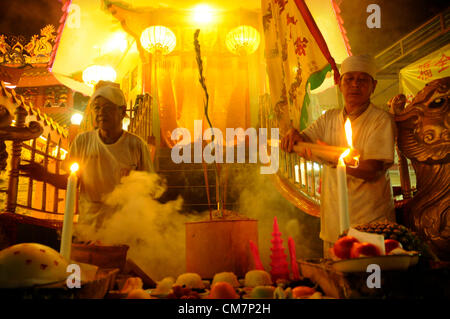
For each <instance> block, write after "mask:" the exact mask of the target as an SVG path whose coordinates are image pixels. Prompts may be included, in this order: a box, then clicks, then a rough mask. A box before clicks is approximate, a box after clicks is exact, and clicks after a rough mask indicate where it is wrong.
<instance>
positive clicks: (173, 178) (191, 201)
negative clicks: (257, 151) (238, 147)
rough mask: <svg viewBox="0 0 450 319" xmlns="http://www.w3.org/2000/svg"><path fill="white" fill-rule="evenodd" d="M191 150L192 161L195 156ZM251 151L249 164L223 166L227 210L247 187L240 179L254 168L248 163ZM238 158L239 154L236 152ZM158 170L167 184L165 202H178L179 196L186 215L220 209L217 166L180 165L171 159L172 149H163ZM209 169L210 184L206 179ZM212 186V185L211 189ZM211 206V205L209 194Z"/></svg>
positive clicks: (222, 190) (158, 157)
mask: <svg viewBox="0 0 450 319" xmlns="http://www.w3.org/2000/svg"><path fill="white" fill-rule="evenodd" d="M193 149H194V148H193V146H192V147H191V153H192V154H191V159H193V158H194V156H193ZM247 152H248V150H247V151H246V161H245V163H236V162H235V163H229V164H227V163H224V164H219V166H220V170H221V176H222V180H223V184H224V186H223V187H222V188H221V189H220V191H221V192H223V196H224V203H225V204H224V209H229V210H233V209H234V208H235V207H236V204H237V201H238V200H239V195H240V189H241V188H242V187H243V186H244V184H243V183H242V181H240V180H239V175H240V174H241V173H242V172H244V171H245V170H246V169H248V168H249V167H250V165H252V166H253V167H254V166H255V165H257V164H253V163H248V154H247ZM235 157H236V152H235ZM155 169H156V172H157V173H158V175H160V176H161V177H162V178H164V179H165V180H166V182H167V191H166V192H165V193H164V194H163V196H162V197H161V198H160V199H159V200H160V201H161V202H163V203H165V202H167V201H170V200H175V199H176V198H177V197H178V196H181V197H182V198H183V211H184V212H203V211H206V210H209V208H211V209H212V210H215V209H217V196H216V184H217V180H216V179H217V178H216V165H215V164H214V163H213V164H206V163H205V164H202V163H180V164H176V163H174V162H173V161H172V158H171V149H170V148H160V149H158V151H157V154H156V158H155ZM205 169H206V175H207V181H208V183H206V179H205ZM207 185H208V186H207ZM208 190H209V198H210V204H209V203H208V194H207V191H208Z"/></svg>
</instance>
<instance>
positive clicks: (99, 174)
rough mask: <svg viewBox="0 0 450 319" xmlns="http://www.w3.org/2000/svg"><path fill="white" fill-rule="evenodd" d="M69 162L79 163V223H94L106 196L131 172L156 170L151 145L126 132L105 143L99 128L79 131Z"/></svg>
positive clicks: (72, 146) (71, 149)
mask: <svg viewBox="0 0 450 319" xmlns="http://www.w3.org/2000/svg"><path fill="white" fill-rule="evenodd" d="M68 161H69V162H75V161H76V162H77V163H78V164H79V166H80V194H79V212H80V215H79V219H78V223H91V222H94V220H96V219H97V217H98V215H99V214H102V212H101V210H102V209H105V207H103V203H102V200H103V197H104V195H106V194H108V193H110V192H111V191H112V190H113V189H114V188H115V186H116V185H118V184H119V183H120V179H121V178H122V177H124V176H127V175H128V174H129V173H130V171H132V170H137V171H148V172H154V169H153V164H152V161H151V157H150V152H149V149H148V146H147V145H146V144H145V142H144V141H143V140H142V139H141V138H140V137H138V136H136V135H134V134H132V133H129V132H127V131H123V133H122V136H121V137H120V138H119V139H118V140H117V142H115V143H114V144H105V143H103V141H102V140H101V139H100V136H99V132H98V130H94V131H88V132H84V133H82V134H79V135H78V136H77V137H76V138H75V140H74V141H73V143H72V145H71V148H70V152H69V156H68ZM103 213H106V212H103Z"/></svg>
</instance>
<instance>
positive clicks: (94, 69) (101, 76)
mask: <svg viewBox="0 0 450 319" xmlns="http://www.w3.org/2000/svg"><path fill="white" fill-rule="evenodd" d="M100 80H103V81H111V82H114V81H115V80H116V71H114V69H113V68H112V67H110V66H102V65H91V66H90V67H88V68H86V69H85V70H84V71H83V81H84V83H86V84H87V85H89V86H90V87H94V86H95V85H96V84H97V83H98V81H100Z"/></svg>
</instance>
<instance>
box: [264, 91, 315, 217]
mask: <svg viewBox="0 0 450 319" xmlns="http://www.w3.org/2000/svg"><path fill="white" fill-rule="evenodd" d="M259 107H260V108H259V114H260V127H262V128H264V127H265V128H267V132H268V134H270V132H271V129H272V128H278V127H279V125H278V123H277V122H276V116H275V112H274V109H273V107H272V105H271V101H270V96H269V95H268V94H265V95H262V96H260V99H259ZM270 138H271V137H270V136H268V139H270ZM279 154H280V158H279V170H278V173H277V174H276V176H274V181H275V184H276V186H277V187H278V189H279V190H280V192H281V193H282V195H283V196H284V197H285V198H286V199H288V200H289V201H290V202H291V203H293V204H294V205H295V206H297V207H298V208H299V209H301V210H302V211H304V212H305V213H307V214H310V215H313V216H319V210H320V192H321V181H322V165H321V164H319V163H316V162H313V161H309V160H306V159H304V158H302V157H301V156H299V155H297V154H295V153H286V152H284V151H282V150H281V149H280V152H279Z"/></svg>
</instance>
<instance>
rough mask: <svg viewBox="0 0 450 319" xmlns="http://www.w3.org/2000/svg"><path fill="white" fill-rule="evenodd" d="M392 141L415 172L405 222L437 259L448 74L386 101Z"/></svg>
mask: <svg viewBox="0 0 450 319" xmlns="http://www.w3.org/2000/svg"><path fill="white" fill-rule="evenodd" d="M389 104H390V107H391V111H393V113H394V115H395V122H396V124H397V129H398V137H397V145H398V148H399V150H400V152H401V153H402V154H404V155H405V156H406V157H407V158H408V159H410V160H411V163H412V165H413V167H414V170H415V172H416V179H417V192H416V194H415V195H414V196H413V198H412V199H411V200H410V201H409V202H408V204H407V206H406V209H407V211H408V214H409V221H408V223H409V225H408V226H409V227H410V228H412V229H413V230H414V231H417V232H418V233H419V235H421V236H422V238H424V239H425V240H426V241H427V242H428V243H429V244H430V246H431V248H432V249H433V251H434V252H435V253H436V254H437V255H438V257H439V258H441V259H443V260H450V215H449V213H450V212H449V206H450V205H449V204H450V189H449V185H450V113H449V109H450V77H445V78H441V79H437V80H434V81H431V82H429V83H428V84H427V85H426V86H425V87H424V88H423V89H422V90H421V91H420V92H419V93H417V95H416V96H415V97H414V99H413V100H412V102H411V103H410V104H409V105H407V106H406V107H405V104H406V98H405V96H404V95H397V96H396V97H394V98H392V99H391V100H390V101H389Z"/></svg>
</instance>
